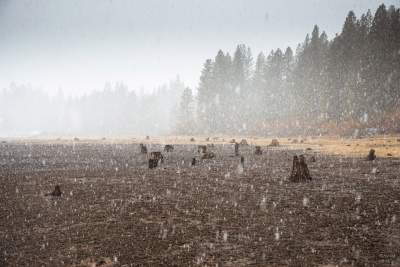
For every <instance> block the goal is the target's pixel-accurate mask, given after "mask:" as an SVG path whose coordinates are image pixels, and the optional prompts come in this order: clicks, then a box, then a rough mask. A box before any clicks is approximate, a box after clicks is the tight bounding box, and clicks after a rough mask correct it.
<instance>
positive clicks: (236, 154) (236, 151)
mask: <svg viewBox="0 0 400 267" xmlns="http://www.w3.org/2000/svg"><path fill="white" fill-rule="evenodd" d="M235 156H239V143H235Z"/></svg>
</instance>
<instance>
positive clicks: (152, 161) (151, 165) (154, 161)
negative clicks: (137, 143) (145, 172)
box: [149, 159, 158, 169]
mask: <svg viewBox="0 0 400 267" xmlns="http://www.w3.org/2000/svg"><path fill="white" fill-rule="evenodd" d="M157 165H158V160H157V159H149V169H154V168H157Z"/></svg>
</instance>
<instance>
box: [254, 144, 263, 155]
mask: <svg viewBox="0 0 400 267" xmlns="http://www.w3.org/2000/svg"><path fill="white" fill-rule="evenodd" d="M262 153H263V152H262V150H261V146H256V150H255V151H254V154H255V155H262Z"/></svg>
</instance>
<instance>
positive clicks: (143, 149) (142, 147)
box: [139, 144, 147, 154]
mask: <svg viewBox="0 0 400 267" xmlns="http://www.w3.org/2000/svg"><path fill="white" fill-rule="evenodd" d="M139 146H140V153H142V154H147V147H146V145H143V144H140V145H139Z"/></svg>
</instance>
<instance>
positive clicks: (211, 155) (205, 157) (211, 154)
mask: <svg viewBox="0 0 400 267" xmlns="http://www.w3.org/2000/svg"><path fill="white" fill-rule="evenodd" d="M213 158H215V154H214V153H213V152H206V153H204V154H203V155H202V156H201V159H213Z"/></svg>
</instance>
